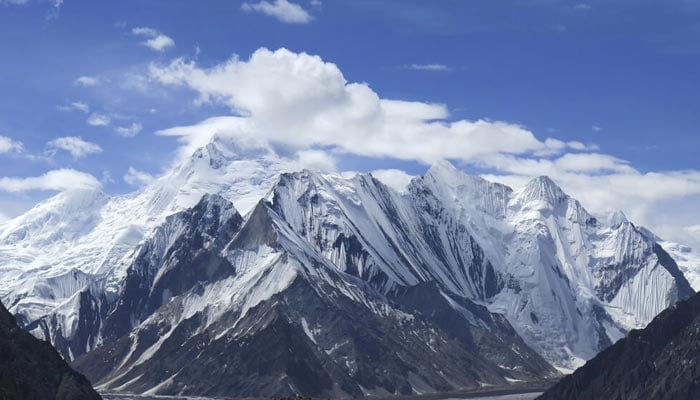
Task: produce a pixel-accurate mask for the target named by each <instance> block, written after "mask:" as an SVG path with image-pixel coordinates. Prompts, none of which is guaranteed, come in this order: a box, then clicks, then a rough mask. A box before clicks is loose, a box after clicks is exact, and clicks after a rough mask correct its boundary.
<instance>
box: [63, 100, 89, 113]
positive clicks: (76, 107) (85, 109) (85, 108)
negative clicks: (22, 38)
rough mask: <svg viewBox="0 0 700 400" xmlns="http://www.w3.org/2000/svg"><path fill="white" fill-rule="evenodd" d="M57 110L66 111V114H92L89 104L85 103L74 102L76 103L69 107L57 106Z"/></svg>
mask: <svg viewBox="0 0 700 400" xmlns="http://www.w3.org/2000/svg"><path fill="white" fill-rule="evenodd" d="M56 108H57V109H58V110H59V111H64V112H71V111H80V112H82V113H85V114H87V113H89V112H90V105H89V104H88V103H85V102H82V101H74V102H72V103H70V104H69V105H66V106H56Z"/></svg>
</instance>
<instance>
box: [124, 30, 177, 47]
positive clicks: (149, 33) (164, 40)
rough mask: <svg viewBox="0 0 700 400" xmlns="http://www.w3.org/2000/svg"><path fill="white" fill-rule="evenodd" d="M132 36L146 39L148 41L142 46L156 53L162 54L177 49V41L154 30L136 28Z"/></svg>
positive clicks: (132, 31)
mask: <svg viewBox="0 0 700 400" xmlns="http://www.w3.org/2000/svg"><path fill="white" fill-rule="evenodd" d="M131 34H132V35H134V36H141V37H145V38H146V40H145V41H144V42H141V44H142V45H144V46H146V47H149V48H151V49H153V50H155V51H161V52H162V51H165V50H167V49H169V48H171V47H175V41H174V40H173V39H172V38H170V37H169V36H166V35H164V34H162V33H161V32H159V31H157V30H156V29H153V28H148V27H136V28H133V29H132V30H131Z"/></svg>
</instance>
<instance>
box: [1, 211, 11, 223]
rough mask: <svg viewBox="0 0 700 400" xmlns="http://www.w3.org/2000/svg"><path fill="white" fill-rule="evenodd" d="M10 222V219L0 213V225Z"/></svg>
mask: <svg viewBox="0 0 700 400" xmlns="http://www.w3.org/2000/svg"><path fill="white" fill-rule="evenodd" d="M9 220H10V217H8V216H7V215H5V214H3V213H1V212H0V224H2V223H4V222H7V221H9Z"/></svg>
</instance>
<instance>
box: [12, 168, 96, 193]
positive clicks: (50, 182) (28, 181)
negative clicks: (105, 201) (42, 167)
mask: <svg viewBox="0 0 700 400" xmlns="http://www.w3.org/2000/svg"><path fill="white" fill-rule="evenodd" d="M100 187H101V184H100V181H99V180H97V179H96V178H95V177H94V176H92V175H90V174H87V173H84V172H80V171H76V170H74V169H65V168H64V169H55V170H52V171H49V172H47V173H45V174H43V175H41V176H35V177H25V178H18V177H4V178H0V190H2V191H5V192H10V193H19V192H26V191H33V190H45V191H65V190H70V189H98V188H100Z"/></svg>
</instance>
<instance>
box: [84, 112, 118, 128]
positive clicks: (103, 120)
mask: <svg viewBox="0 0 700 400" xmlns="http://www.w3.org/2000/svg"><path fill="white" fill-rule="evenodd" d="M85 122H86V123H87V124H88V125H90V126H109V124H111V123H112V119H111V118H110V117H109V116H108V115H104V114H97V113H93V114H90V116H89V117H88V119H87V120H86V121H85Z"/></svg>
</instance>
